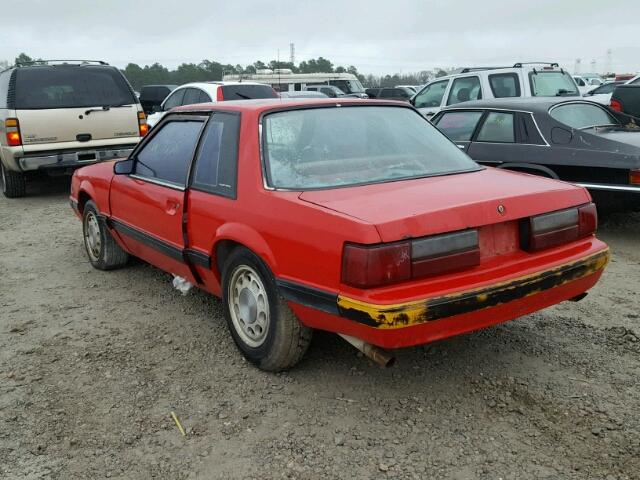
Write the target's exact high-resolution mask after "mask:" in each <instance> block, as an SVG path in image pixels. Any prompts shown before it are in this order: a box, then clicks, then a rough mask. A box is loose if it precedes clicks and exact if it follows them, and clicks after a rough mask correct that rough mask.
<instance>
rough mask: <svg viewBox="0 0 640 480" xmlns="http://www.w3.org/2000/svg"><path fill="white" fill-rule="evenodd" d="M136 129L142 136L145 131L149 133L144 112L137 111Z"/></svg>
mask: <svg viewBox="0 0 640 480" xmlns="http://www.w3.org/2000/svg"><path fill="white" fill-rule="evenodd" d="M138 130H139V132H140V136H141V137H144V136H145V135H146V134H147V133H149V125H147V116H146V115H145V114H144V112H138Z"/></svg>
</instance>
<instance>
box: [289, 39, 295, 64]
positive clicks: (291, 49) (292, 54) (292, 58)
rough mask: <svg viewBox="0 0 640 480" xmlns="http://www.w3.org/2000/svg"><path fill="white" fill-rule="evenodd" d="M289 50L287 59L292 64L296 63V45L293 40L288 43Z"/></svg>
mask: <svg viewBox="0 0 640 480" xmlns="http://www.w3.org/2000/svg"><path fill="white" fill-rule="evenodd" d="M289 52H290V56H289V61H290V62H291V64H292V65H295V64H296V46H295V45H294V43H293V42H291V43H290V44H289Z"/></svg>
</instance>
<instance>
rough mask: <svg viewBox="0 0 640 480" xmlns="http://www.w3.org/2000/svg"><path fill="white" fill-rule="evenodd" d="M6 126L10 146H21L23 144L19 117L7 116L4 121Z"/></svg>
mask: <svg viewBox="0 0 640 480" xmlns="http://www.w3.org/2000/svg"><path fill="white" fill-rule="evenodd" d="M4 127H5V129H6V132H7V145H8V146H10V147H19V146H20V145H22V137H21V135H20V124H19V123H18V119H17V118H7V119H6V120H5V121H4Z"/></svg>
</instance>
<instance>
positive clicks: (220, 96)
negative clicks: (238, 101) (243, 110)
mask: <svg viewBox="0 0 640 480" xmlns="http://www.w3.org/2000/svg"><path fill="white" fill-rule="evenodd" d="M216 100H217V101H218V102H222V101H223V100H224V93H223V91H222V87H218V91H217V92H216Z"/></svg>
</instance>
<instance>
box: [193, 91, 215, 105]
mask: <svg viewBox="0 0 640 480" xmlns="http://www.w3.org/2000/svg"><path fill="white" fill-rule="evenodd" d="M210 101H211V97H210V96H209V94H208V93H207V92H205V91H204V90H200V94H199V95H198V101H197V102H195V103H209V102H210Z"/></svg>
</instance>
